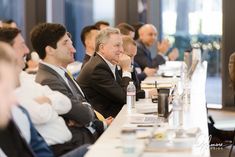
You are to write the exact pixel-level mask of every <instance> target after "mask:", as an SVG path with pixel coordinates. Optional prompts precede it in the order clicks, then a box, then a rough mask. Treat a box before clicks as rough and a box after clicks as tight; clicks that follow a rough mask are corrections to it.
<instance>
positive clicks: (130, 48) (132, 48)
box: [122, 36, 157, 99]
mask: <svg viewBox="0 0 235 157" xmlns="http://www.w3.org/2000/svg"><path fill="white" fill-rule="evenodd" d="M122 41H123V53H124V54H126V55H128V56H129V57H131V60H132V63H133V62H134V57H135V55H136V52H137V46H136V43H135V41H134V40H133V39H132V38H131V37H130V36H123V37H122ZM131 77H132V79H133V81H134V84H135V86H136V98H137V99H138V98H151V97H152V96H153V95H157V90H156V89H152V90H145V91H144V90H141V87H140V81H139V79H138V77H137V72H136V70H135V68H134V67H132V72H131Z"/></svg>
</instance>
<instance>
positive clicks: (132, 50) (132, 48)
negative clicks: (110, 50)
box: [125, 44, 137, 58]
mask: <svg viewBox="0 0 235 157" xmlns="http://www.w3.org/2000/svg"><path fill="white" fill-rule="evenodd" d="M125 53H126V54H127V55H128V56H129V57H131V58H134V57H135V55H136V53H137V47H136V45H133V44H129V45H127V49H126V52H125Z"/></svg>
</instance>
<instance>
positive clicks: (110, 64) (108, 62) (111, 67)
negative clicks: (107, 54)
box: [97, 53, 116, 71]
mask: <svg viewBox="0 0 235 157" xmlns="http://www.w3.org/2000/svg"><path fill="white" fill-rule="evenodd" d="M97 54H98V55H99V56H100V57H101V58H103V60H104V61H105V62H106V63H107V64H108V66H109V68H110V69H111V70H112V71H113V70H114V71H115V69H116V65H113V64H112V63H111V62H110V61H108V60H107V59H105V58H104V57H103V56H102V55H101V54H100V53H97Z"/></svg>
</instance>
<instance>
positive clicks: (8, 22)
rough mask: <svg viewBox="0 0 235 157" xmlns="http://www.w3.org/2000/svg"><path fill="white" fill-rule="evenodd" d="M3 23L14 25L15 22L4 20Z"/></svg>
mask: <svg viewBox="0 0 235 157" xmlns="http://www.w3.org/2000/svg"><path fill="white" fill-rule="evenodd" d="M2 22H3V23H7V24H11V23H14V22H15V21H14V20H13V19H6V20H3V21H2Z"/></svg>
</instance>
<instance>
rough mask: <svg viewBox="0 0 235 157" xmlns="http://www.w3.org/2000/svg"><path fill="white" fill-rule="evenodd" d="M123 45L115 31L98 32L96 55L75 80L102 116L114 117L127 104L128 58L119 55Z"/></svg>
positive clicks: (129, 74) (129, 77)
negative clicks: (120, 69)
mask: <svg viewBox="0 0 235 157" xmlns="http://www.w3.org/2000/svg"><path fill="white" fill-rule="evenodd" d="M122 44H123V43H122V36H121V34H120V31H119V30H118V29H116V28H111V27H109V28H106V29H103V30H101V31H100V33H99V34H98V36H97V37H96V46H95V47H96V53H95V55H94V57H92V58H91V59H90V60H89V61H88V62H87V64H86V66H85V67H84V68H83V69H82V71H81V72H80V74H79V76H78V78H77V81H78V83H79V85H80V86H81V88H82V89H83V91H84V93H85V95H86V96H87V98H88V100H89V102H90V103H91V105H92V106H93V107H94V108H95V109H96V110H97V111H99V112H100V113H102V114H103V115H104V116H105V117H109V116H114V117H115V116H116V115H117V114H118V112H119V111H120V110H121V108H122V107H123V105H124V104H125V103H126V88H127V85H128V84H129V81H131V73H130V70H131V69H130V66H131V59H130V57H128V56H127V55H124V54H122V52H123V47H122ZM117 64H119V66H120V67H121V68H122V71H123V75H122V78H121V77H120V76H119V74H118V73H117V70H116V65H117Z"/></svg>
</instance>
